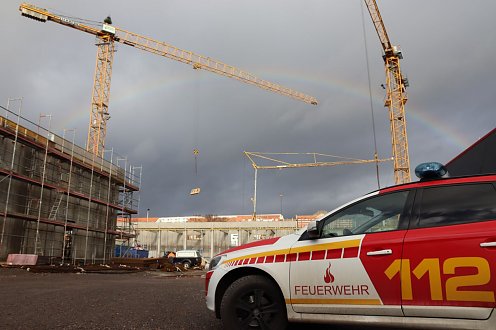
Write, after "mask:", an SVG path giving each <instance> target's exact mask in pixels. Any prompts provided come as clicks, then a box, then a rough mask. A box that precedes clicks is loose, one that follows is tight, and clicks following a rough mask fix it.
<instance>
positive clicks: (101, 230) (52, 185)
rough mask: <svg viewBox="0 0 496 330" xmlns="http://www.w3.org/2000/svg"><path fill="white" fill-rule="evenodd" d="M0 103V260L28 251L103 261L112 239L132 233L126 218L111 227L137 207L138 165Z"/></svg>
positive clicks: (111, 247)
mask: <svg viewBox="0 0 496 330" xmlns="http://www.w3.org/2000/svg"><path fill="white" fill-rule="evenodd" d="M2 109H3V110H5V113H6V117H1V116H0V260H6V259H7V256H8V255H9V254H34V255H38V256H48V257H51V258H52V259H53V260H64V261H66V262H72V263H79V264H80V263H85V264H86V263H105V262H106V261H108V260H109V259H110V258H111V257H112V256H113V253H114V246H115V244H116V240H129V239H130V238H132V237H133V233H132V228H131V222H130V221H127V222H126V221H124V222H123V223H120V225H119V226H117V222H116V219H117V217H118V216H119V217H120V218H124V219H128V220H129V219H130V218H131V215H132V214H136V213H137V210H138V203H139V199H138V198H136V195H137V194H136V193H137V192H138V191H139V186H140V181H141V168H140V167H132V166H130V165H128V163H127V160H126V159H125V158H119V157H118V156H116V154H115V153H114V152H113V151H112V150H109V151H108V152H105V151H104V156H105V157H97V156H94V155H93V154H92V153H90V152H87V151H86V150H85V149H84V148H81V147H79V146H77V145H75V143H74V136H75V131H74V130H64V134H63V136H62V137H60V136H57V135H54V134H53V133H52V132H51V131H50V129H48V130H47V129H43V128H41V127H40V125H39V122H38V124H35V123H33V122H30V121H29V120H26V119H25V118H22V117H21V116H20V115H19V114H13V113H12V112H9V111H8V110H7V109H6V108H3V107H2ZM19 113H20V110H19ZM7 116H8V118H7ZM41 117H42V115H40V121H41ZM44 117H48V116H44ZM47 119H50V120H51V118H47ZM47 119H45V120H47ZM48 126H49V127H50V125H48ZM66 135H68V136H70V137H71V139H66ZM107 159H108V160H107Z"/></svg>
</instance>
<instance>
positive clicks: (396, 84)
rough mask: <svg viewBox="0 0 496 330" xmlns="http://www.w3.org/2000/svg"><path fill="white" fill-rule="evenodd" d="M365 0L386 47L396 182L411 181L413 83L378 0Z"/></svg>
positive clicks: (388, 95)
mask: <svg viewBox="0 0 496 330" xmlns="http://www.w3.org/2000/svg"><path fill="white" fill-rule="evenodd" d="M364 1H365V4H366V5H367V9H368V11H369V13H370V17H371V18H372V22H373V23H374V27H375V29H376V31H377V34H378V36H379V40H380V42H381V45H382V49H383V50H384V56H383V59H384V63H385V70H386V84H385V89H386V99H385V102H384V106H385V107H388V109H389V122H390V126H391V142H392V145H393V168H394V182H395V183H396V184H399V183H407V182H410V181H411V177H410V159H409V155H408V139H407V135H406V119H405V103H406V101H407V100H408V97H407V94H406V87H408V85H409V84H408V80H407V79H406V78H405V77H404V76H403V75H402V73H401V70H400V60H401V59H402V58H403V54H402V52H401V50H400V49H399V47H397V46H393V45H392V44H391V41H390V40H389V37H388V34H387V31H386V27H385V26H384V22H383V21H382V17H381V13H380V12H379V7H378V6H377V2H376V1H375V0H364Z"/></svg>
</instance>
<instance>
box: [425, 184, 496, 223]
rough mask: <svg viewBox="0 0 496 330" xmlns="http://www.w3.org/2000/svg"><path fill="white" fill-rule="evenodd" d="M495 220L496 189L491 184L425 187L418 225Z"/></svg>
mask: <svg viewBox="0 0 496 330" xmlns="http://www.w3.org/2000/svg"><path fill="white" fill-rule="evenodd" d="M486 220H496V191H495V189H494V186H493V185H492V184H491V183H482V184H466V185H457V186H444V187H432V188H425V189H424V190H423V192H422V201H421V205H420V216H419V222H418V226H419V227H435V226H447V225H455V224H462V223H470V222H476V221H486Z"/></svg>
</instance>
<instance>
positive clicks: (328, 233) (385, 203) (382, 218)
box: [322, 191, 408, 237]
mask: <svg viewBox="0 0 496 330" xmlns="http://www.w3.org/2000/svg"><path fill="white" fill-rule="evenodd" d="M407 196H408V192H406V191H402V192H397V193H392V194H388V195H382V196H376V197H372V198H369V199H367V200H365V201H361V202H358V203H356V204H354V205H351V206H349V207H347V208H345V209H343V210H340V211H338V212H336V213H334V214H332V215H330V216H329V217H327V218H325V219H324V220H323V221H324V225H323V227H322V237H334V236H346V235H353V234H363V233H372V232H379V231H390V230H396V229H397V228H398V224H399V220H400V215H401V212H402V211H403V207H404V205H405V202H406V198H407Z"/></svg>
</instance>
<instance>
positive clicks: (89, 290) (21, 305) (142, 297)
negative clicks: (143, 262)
mask: <svg viewBox="0 0 496 330" xmlns="http://www.w3.org/2000/svg"><path fill="white" fill-rule="evenodd" d="M201 274H202V272H190V273H188V276H184V277H179V278H178V277H176V275H171V274H169V273H163V272H153V271H148V272H136V273H127V274H115V273H114V274H112V273H110V274H77V273H32V272H28V271H26V270H24V269H10V268H9V269H6V268H0V315H1V317H0V328H1V329H35V328H36V329H48V328H50V329H54V328H55V329H83V328H84V329H220V328H221V323H220V321H219V320H217V319H216V318H215V316H214V315H213V313H211V312H210V311H209V310H207V308H206V306H205V293H204V286H205V284H204V283H205V280H204V278H202V277H201Z"/></svg>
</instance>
